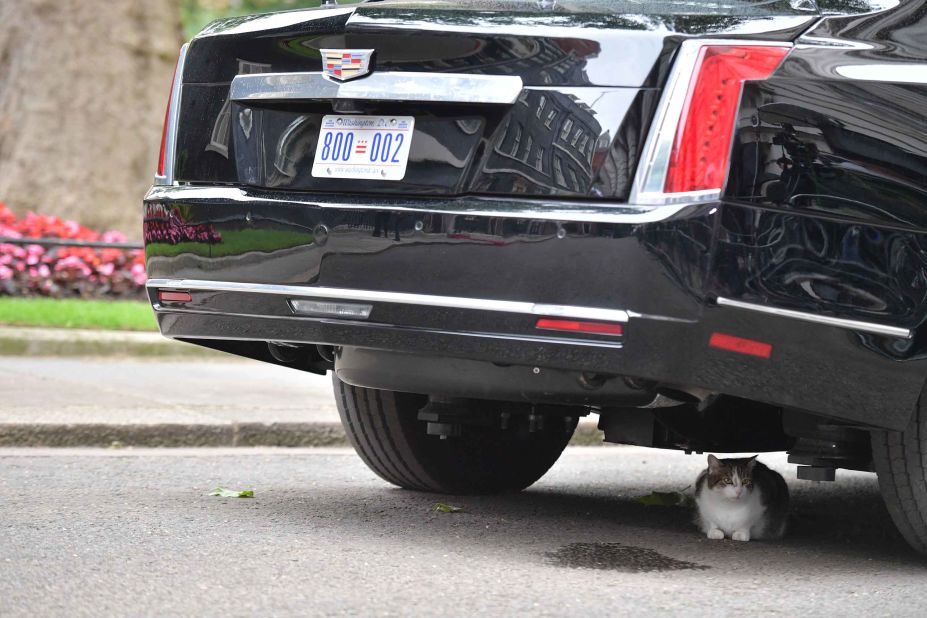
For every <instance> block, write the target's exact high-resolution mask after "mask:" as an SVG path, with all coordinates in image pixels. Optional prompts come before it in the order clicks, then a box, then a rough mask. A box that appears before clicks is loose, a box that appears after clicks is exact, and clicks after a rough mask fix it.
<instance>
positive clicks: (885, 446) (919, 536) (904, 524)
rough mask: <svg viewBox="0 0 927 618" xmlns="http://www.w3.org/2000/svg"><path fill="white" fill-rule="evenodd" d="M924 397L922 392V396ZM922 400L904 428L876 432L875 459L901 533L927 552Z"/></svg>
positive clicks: (926, 434)
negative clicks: (902, 429) (901, 429)
mask: <svg viewBox="0 0 927 618" xmlns="http://www.w3.org/2000/svg"><path fill="white" fill-rule="evenodd" d="M922 400H923V395H922ZM925 414H927V413H925V412H924V404H923V401H922V402H921V403H920V404H919V405H918V409H917V411H915V413H914V416H913V417H912V418H911V422H910V423H909V424H908V426H907V428H906V429H905V430H904V431H873V432H872V434H871V440H872V461H873V465H874V466H875V470H876V473H877V474H878V475H879V489H880V490H881V492H882V498H883V499H884V500H885V506H886V507H887V508H888V512H889V514H890V515H891V516H892V520H894V522H895V526H896V527H897V528H898V531H899V532H901V535H902V536H903V537H904V538H905V540H907V541H908V543H909V544H910V545H911V547H913V548H914V549H915V550H917V551H918V552H920V553H922V554H927V419H925V418H923V417H924V416H925Z"/></svg>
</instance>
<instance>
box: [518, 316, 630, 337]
mask: <svg viewBox="0 0 927 618" xmlns="http://www.w3.org/2000/svg"><path fill="white" fill-rule="evenodd" d="M535 327H536V328H541V329H544V330H561V331H567V332H573V333H588V334H591V335H621V334H623V333H624V328H623V327H622V326H621V324H613V323H610V322H577V321H576V320H551V319H548V318H542V319H540V320H538V322H537V324H535Z"/></svg>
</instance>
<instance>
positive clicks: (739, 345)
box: [708, 333, 772, 358]
mask: <svg viewBox="0 0 927 618" xmlns="http://www.w3.org/2000/svg"><path fill="white" fill-rule="evenodd" d="M708 345H709V346H710V347H712V348H717V349H719V350H727V351H728V352H737V353H738V354H747V355H749V356H759V357H760V358H769V357H770V356H772V345H770V344H768V343H763V342H762V341H754V340H753V339H744V338H743V337H735V336H733V335H725V334H724V333H712V334H711V339H709V340H708Z"/></svg>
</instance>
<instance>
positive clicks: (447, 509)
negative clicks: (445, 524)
mask: <svg viewBox="0 0 927 618" xmlns="http://www.w3.org/2000/svg"><path fill="white" fill-rule="evenodd" d="M461 511H463V508H462V507H459V506H451V505H450V504H444V503H443V502H436V503H435V505H434V506H433V507H431V512H432V513H460V512H461Z"/></svg>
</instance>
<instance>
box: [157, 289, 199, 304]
mask: <svg viewBox="0 0 927 618" xmlns="http://www.w3.org/2000/svg"><path fill="white" fill-rule="evenodd" d="M158 300H160V301H161V302H168V303H188V302H190V301H191V300H193V296H192V295H191V294H190V292H165V291H164V290H162V291H160V292H158Z"/></svg>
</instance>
